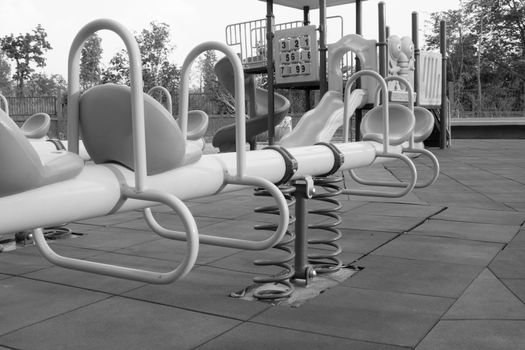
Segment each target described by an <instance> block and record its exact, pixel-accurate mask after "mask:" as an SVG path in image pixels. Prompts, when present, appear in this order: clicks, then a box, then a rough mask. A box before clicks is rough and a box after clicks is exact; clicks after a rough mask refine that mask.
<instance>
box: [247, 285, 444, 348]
mask: <svg viewBox="0 0 525 350" xmlns="http://www.w3.org/2000/svg"><path fill="white" fill-rule="evenodd" d="M453 301H454V300H453V299H448V298H438V297H428V296H421V295H414V294H404V293H393V292H385V291H376V290H367V289H357V288H348V287H338V288H333V289H330V290H328V291H326V292H325V293H323V294H321V295H320V296H318V297H317V298H315V299H312V300H310V301H308V302H307V303H306V304H303V305H302V306H300V307H298V308H289V307H283V306H274V307H272V308H270V309H268V310H266V311H264V312H262V313H261V314H259V315H258V316H257V317H255V318H254V319H252V320H251V321H252V322H257V323H263V324H267V325H272V326H276V327H284V328H290V329H295V330H301V331H305V332H316V333H320V334H325V335H331V336H337V337H344V338H350V339H354V340H361V341H369V342H376V343H382V344H392V345H397V346H408V347H411V346H415V345H416V344H417V343H419V341H421V339H423V337H424V336H425V335H426V334H427V333H428V332H429V331H430V329H432V327H433V326H434V325H435V324H436V323H437V322H438V321H439V318H440V316H441V315H442V314H443V313H444V312H445V311H446V310H447V309H448V308H449V307H450V305H451V304H452V303H453Z"/></svg>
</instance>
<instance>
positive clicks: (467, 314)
mask: <svg viewBox="0 0 525 350" xmlns="http://www.w3.org/2000/svg"><path fill="white" fill-rule="evenodd" d="M443 319H461V320H465V319H470V320H472V319H494V320H496V319H497V320H525V305H524V304H523V303H522V302H521V300H519V299H518V298H517V297H516V296H515V295H514V294H513V293H512V292H511V291H510V290H509V289H508V288H507V287H506V286H505V285H504V284H503V283H501V281H499V280H498V279H497V278H496V277H495V276H494V275H493V274H492V272H490V271H489V270H488V269H485V270H483V272H482V273H481V274H480V275H479V276H478V277H477V278H476V279H475V280H474V282H472V284H471V285H470V286H469V287H468V288H467V290H465V293H463V295H461V297H460V298H459V299H458V300H457V301H456V302H455V303H454V305H452V307H451V308H450V310H448V311H447V313H446V314H445V315H444V316H443Z"/></svg>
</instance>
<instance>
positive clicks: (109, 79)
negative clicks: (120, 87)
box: [101, 50, 129, 85]
mask: <svg viewBox="0 0 525 350" xmlns="http://www.w3.org/2000/svg"><path fill="white" fill-rule="evenodd" d="M101 81H102V83H104V84H105V83H113V84H125V85H129V59H128V54H127V52H126V51H124V50H122V51H120V52H117V53H116V54H115V55H114V56H113V57H112V58H111V60H110V61H109V66H108V67H107V68H106V69H104V70H103V71H102V78H101Z"/></svg>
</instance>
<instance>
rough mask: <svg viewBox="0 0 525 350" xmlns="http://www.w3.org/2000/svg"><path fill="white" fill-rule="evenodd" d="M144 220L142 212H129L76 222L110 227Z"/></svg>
mask: <svg viewBox="0 0 525 350" xmlns="http://www.w3.org/2000/svg"><path fill="white" fill-rule="evenodd" d="M140 218H142V212H140V211H128V212H123V213H117V214H111V215H106V216H101V217H96V218H92V219H86V220H79V221H75V223H77V224H87V225H97V226H110V225H116V224H120V223H123V222H127V221H131V220H137V219H140Z"/></svg>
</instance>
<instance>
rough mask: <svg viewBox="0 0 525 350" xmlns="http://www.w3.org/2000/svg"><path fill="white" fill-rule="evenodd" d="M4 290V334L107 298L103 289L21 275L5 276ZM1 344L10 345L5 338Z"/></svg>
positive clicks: (0, 316)
mask: <svg viewBox="0 0 525 350" xmlns="http://www.w3.org/2000/svg"><path fill="white" fill-rule="evenodd" d="M0 290H1V295H0V298H1V300H2V302H1V303H0V334H5V333H8V332H12V331H15V330H17V329H19V328H22V327H27V326H29V325H31V324H34V323H38V322H41V321H44V320H46V319H48V318H50V317H54V316H57V315H60V314H62V313H64V312H68V311H71V310H74V309H77V308H79V307H82V306H85V305H88V304H91V303H94V302H96V301H99V300H102V299H105V298H107V295H106V294H103V293H95V292H91V291H86V290H82V289H78V288H72V287H67V286H61V285H57V284H52V283H47V282H41V281H35V280H30V279H26V278H19V277H13V278H7V279H3V280H1V281H0ZM22 332H23V333H24V334H26V335H27V333H26V332H25V331H22ZM0 339H1V338H0ZM0 344H6V345H7V343H5V342H3V341H2V340H0Z"/></svg>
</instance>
